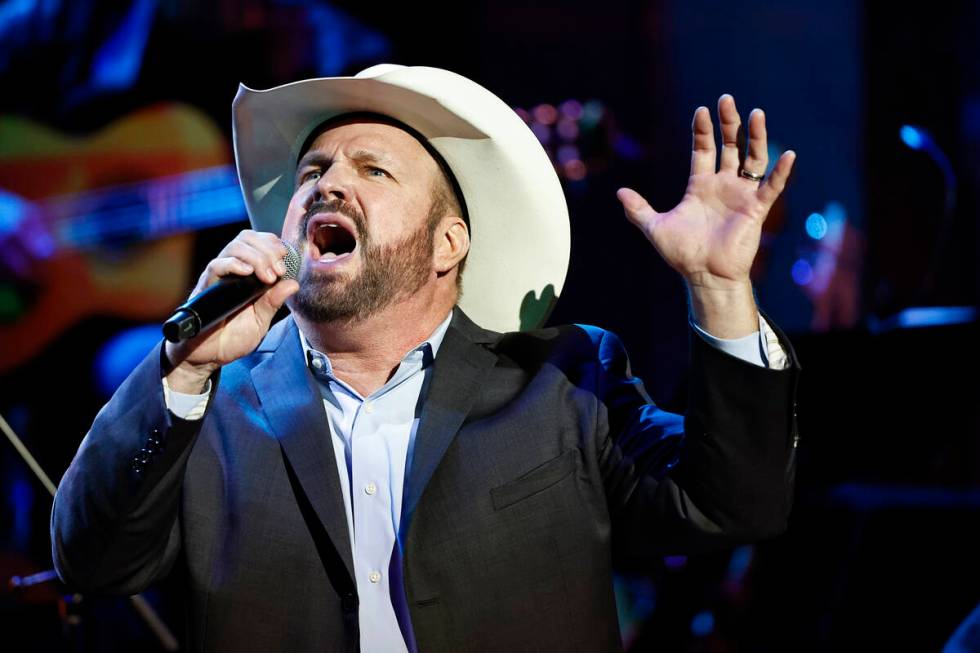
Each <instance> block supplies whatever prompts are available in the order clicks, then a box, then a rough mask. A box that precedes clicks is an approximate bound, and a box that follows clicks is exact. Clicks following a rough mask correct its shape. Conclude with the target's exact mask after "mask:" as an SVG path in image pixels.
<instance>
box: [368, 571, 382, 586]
mask: <svg viewBox="0 0 980 653" xmlns="http://www.w3.org/2000/svg"><path fill="white" fill-rule="evenodd" d="M368 580H370V581H371V582H372V583H377V582H378V581H379V580H381V572H380V571H372V572H371V573H370V574H368Z"/></svg>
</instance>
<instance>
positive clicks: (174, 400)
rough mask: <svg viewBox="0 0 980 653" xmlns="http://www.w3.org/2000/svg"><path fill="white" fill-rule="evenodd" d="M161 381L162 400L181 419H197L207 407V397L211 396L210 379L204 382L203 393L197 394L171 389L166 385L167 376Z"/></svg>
mask: <svg viewBox="0 0 980 653" xmlns="http://www.w3.org/2000/svg"><path fill="white" fill-rule="evenodd" d="M161 380H162V381H163V400H164V402H166V404H167V409H168V410H169V411H170V412H171V413H173V414H174V415H176V416H177V417H179V418H181V419H185V420H188V421H194V420H199V419H201V417H203V416H204V410H205V409H206V408H207V407H208V398H209V397H210V396H211V379H208V380H207V383H205V384H204V393H203V394H199V395H189V394H186V393H183V392H177V391H176V390H171V389H170V386H169V385H167V377H163V378H162V379H161Z"/></svg>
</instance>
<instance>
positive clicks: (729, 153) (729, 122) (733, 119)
mask: <svg viewBox="0 0 980 653" xmlns="http://www.w3.org/2000/svg"><path fill="white" fill-rule="evenodd" d="M718 120H719V122H720V123H721V166H720V169H721V170H730V171H731V172H738V164H739V153H738V130H739V128H741V126H742V118H741V116H739V115H738V109H737V108H735V98H733V97H732V96H731V95H729V94H728V93H726V94H725V95H722V96H721V97H720V98H718Z"/></svg>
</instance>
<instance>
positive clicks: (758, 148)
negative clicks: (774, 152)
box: [742, 109, 769, 175]
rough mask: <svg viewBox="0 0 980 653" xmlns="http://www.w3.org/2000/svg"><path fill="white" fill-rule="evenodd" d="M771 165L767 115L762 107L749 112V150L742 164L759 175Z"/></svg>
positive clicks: (764, 172)
mask: <svg viewBox="0 0 980 653" xmlns="http://www.w3.org/2000/svg"><path fill="white" fill-rule="evenodd" d="M768 166H769V143H768V138H767V136H766V115H765V113H764V112H763V111H762V109H753V110H752V113H750V114H749V151H748V153H747V154H746V156H745V163H744V165H743V166H742V167H743V168H744V169H745V170H748V171H749V172H754V173H755V174H757V175H764V174H766V168H767V167H768Z"/></svg>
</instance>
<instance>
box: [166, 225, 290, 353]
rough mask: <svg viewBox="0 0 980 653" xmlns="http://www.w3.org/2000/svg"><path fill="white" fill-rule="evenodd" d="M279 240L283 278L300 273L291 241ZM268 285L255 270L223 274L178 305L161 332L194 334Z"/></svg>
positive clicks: (172, 337) (177, 338)
mask: <svg viewBox="0 0 980 653" xmlns="http://www.w3.org/2000/svg"><path fill="white" fill-rule="evenodd" d="M282 243H283V245H285V246H286V256H285V257H284V258H283V263H285V264H286V274H284V275H283V276H282V278H283V279H295V278H296V275H297V274H299V264H300V258H299V254H298V253H297V252H296V248H294V247H293V246H292V245H291V244H290V243H288V242H286V241H282ZM271 287H272V286H270V285H269V284H267V283H265V282H264V281H262V280H261V279H259V278H258V277H257V276H255V275H254V274H250V275H248V276H247V277H240V276H229V277H225V278H223V279H221V280H220V281H219V282H218V283H216V284H214V285H213V286H211V287H210V288H206V289H205V290H203V291H201V292H200V293H198V294H196V295H194V296H193V297H191V298H190V299H188V300H187V301H186V302H185V303H184V304H183V305H182V306H180V307H178V308H177V310H176V311H174V314H173V315H172V316H170V319H169V320H167V321H166V322H164V323H163V336H164V337H165V338H166V339H167V340H169V341H170V342H181V341H182V340H187V339H189V338H193V337H194V336H196V335H197V334H199V333H200V332H201V331H204V330H206V329H209V328H210V327H212V326H214V325H215V324H217V323H219V322H221V320H223V319H225V318H226V317H228V316H229V315H231V314H232V313H234V312H235V311H237V310H238V309H240V308H242V307H243V306H248V305H249V304H251V303H252V302H254V301H255V300H256V299H258V298H259V297H260V296H261V295H262V293H264V292H265V291H266V290H268V289H269V288H271Z"/></svg>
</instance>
